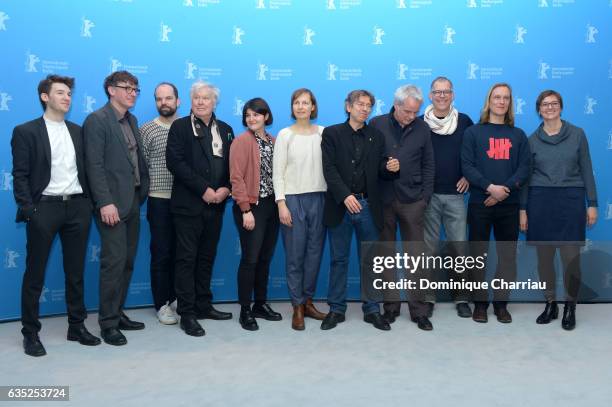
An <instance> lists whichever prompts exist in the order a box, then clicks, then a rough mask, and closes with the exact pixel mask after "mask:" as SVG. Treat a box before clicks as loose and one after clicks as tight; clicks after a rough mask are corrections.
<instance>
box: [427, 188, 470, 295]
mask: <svg viewBox="0 0 612 407" xmlns="http://www.w3.org/2000/svg"><path fill="white" fill-rule="evenodd" d="M424 226H425V244H426V245H427V250H428V251H429V253H430V254H432V255H438V254H439V251H440V228H441V227H442V226H444V232H445V233H446V241H447V242H449V247H448V250H449V251H450V253H449V254H451V255H454V256H465V255H466V254H467V244H462V243H458V242H465V241H466V232H467V208H466V206H465V202H464V198H463V194H433V195H432V196H431V200H430V201H429V205H428V206H427V209H426V210H425V224H424ZM450 277H451V278H453V279H454V280H455V281H460V280H462V279H465V278H466V275H465V274H461V273H455V272H453V273H452V274H451V275H450ZM452 294H453V299H454V301H455V303H457V304H458V303H461V302H467V300H468V297H469V293H468V292H467V291H465V290H454V291H453V292H452ZM431 295H432V296H434V298H435V293H434V292H433V291H432V292H431Z"/></svg>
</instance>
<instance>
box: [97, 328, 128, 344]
mask: <svg viewBox="0 0 612 407" xmlns="http://www.w3.org/2000/svg"><path fill="white" fill-rule="evenodd" d="M100 334H101V335H102V339H103V340H104V342H106V343H108V344H109V345H113V346H122V345H125V344H126V343H127V339H126V338H125V336H124V335H123V334H122V333H121V331H120V330H118V329H117V328H106V329H103V330H102V332H100Z"/></svg>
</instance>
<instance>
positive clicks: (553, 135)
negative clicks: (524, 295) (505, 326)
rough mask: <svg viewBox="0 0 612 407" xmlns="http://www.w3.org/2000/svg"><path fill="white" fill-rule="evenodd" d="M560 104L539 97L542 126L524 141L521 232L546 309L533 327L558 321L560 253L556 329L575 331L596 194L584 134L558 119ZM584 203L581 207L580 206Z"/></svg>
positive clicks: (556, 97) (549, 93)
mask: <svg viewBox="0 0 612 407" xmlns="http://www.w3.org/2000/svg"><path fill="white" fill-rule="evenodd" d="M562 110H563V99H562V98H561V95H560V94H559V93H558V92H556V91H554V90H545V91H544V92H542V93H540V95H539V96H538V99H537V101H536V111H537V113H538V114H539V115H540V117H541V118H542V119H543V122H542V124H540V126H539V127H538V128H537V129H536V131H535V132H534V133H533V134H532V135H531V137H530V138H529V147H530V149H531V164H532V165H531V177H530V179H529V189H527V188H524V190H523V193H522V199H521V211H520V227H521V230H522V231H525V232H527V241H528V243H529V244H533V245H536V249H537V254H538V273H539V275H540V280H541V281H543V282H546V289H545V292H544V296H545V298H546V301H547V302H546V308H545V309H544V312H542V314H541V315H540V316H538V318H537V320H536V322H537V323H538V324H548V323H549V322H550V321H551V320H552V319H556V318H557V316H558V312H559V311H558V306H557V302H556V295H555V281H556V278H555V268H554V258H555V254H556V251H557V248H558V249H559V252H560V255H561V262H562V263H563V269H564V279H563V280H564V283H565V289H566V291H567V294H566V302H565V308H564V310H563V319H562V322H561V326H562V327H563V329H566V330H571V329H574V327H575V326H576V300H577V297H578V290H579V288H580V247H581V246H583V245H584V240H585V228H586V226H589V227H590V226H593V225H594V224H595V222H596V221H597V191H596V189H595V179H594V177H593V169H592V165H591V156H590V153H589V145H588V142H587V138H586V136H585V134H584V131H583V130H582V129H581V128H579V127H576V126H574V125H572V124H571V123H569V122H567V121H565V120H561V111H562ZM585 203H586V204H585Z"/></svg>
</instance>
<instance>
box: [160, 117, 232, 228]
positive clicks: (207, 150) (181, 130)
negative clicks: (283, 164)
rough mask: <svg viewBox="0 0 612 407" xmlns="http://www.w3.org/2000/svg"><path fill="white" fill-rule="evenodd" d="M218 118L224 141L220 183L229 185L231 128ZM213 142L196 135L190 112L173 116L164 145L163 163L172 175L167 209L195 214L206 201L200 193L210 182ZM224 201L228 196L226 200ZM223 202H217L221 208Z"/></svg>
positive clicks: (202, 192)
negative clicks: (183, 115)
mask: <svg viewBox="0 0 612 407" xmlns="http://www.w3.org/2000/svg"><path fill="white" fill-rule="evenodd" d="M213 119H214V120H215V121H216V122H217V126H218V129H219V135H220V136H221V141H222V142H223V165H224V166H225V174H226V179H225V180H224V181H223V185H220V186H218V188H219V187H221V186H225V187H227V188H229V189H231V184H230V180H229V151H230V145H231V143H232V140H234V131H233V130H232V128H231V127H230V126H229V125H228V124H227V123H225V122H222V121H221V120H218V119H216V118H214V116H213ZM212 160H213V153H212V146H211V144H210V140H205V139H204V138H203V137H195V136H194V134H193V128H192V126H191V115H189V116H185V117H182V118H180V119H177V120H175V121H174V122H173V123H172V126H170V132H169V133H168V144H167V145H166V166H167V167H168V170H169V171H170V172H171V173H172V175H173V176H174V182H173V184H172V199H171V200H170V210H171V212H172V213H176V214H181V215H187V216H196V215H199V214H201V213H202V210H203V209H204V207H205V206H206V205H207V204H206V202H204V200H202V195H204V192H206V189H207V188H208V187H209V186H210V187H211V188H214V186H212V185H211V172H212ZM225 202H227V200H226V201H225ZM225 202H223V204H222V205H219V206H220V208H221V209H222V208H223V207H224V206H225Z"/></svg>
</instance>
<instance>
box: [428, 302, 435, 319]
mask: <svg viewBox="0 0 612 407" xmlns="http://www.w3.org/2000/svg"><path fill="white" fill-rule="evenodd" d="M434 305H435V304H434V303H433V302H428V303H427V318H431V317H433V310H434Z"/></svg>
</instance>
